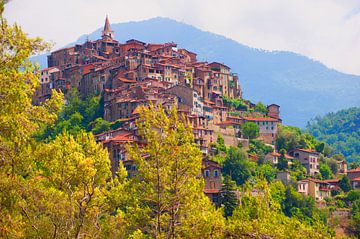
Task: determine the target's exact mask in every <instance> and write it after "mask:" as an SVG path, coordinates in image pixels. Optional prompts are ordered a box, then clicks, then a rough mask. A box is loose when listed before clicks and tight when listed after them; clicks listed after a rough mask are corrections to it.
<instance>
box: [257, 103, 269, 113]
mask: <svg viewBox="0 0 360 239" xmlns="http://www.w3.org/2000/svg"><path fill="white" fill-rule="evenodd" d="M255 111H256V112H260V113H262V114H267V113H268V109H267V108H266V106H265V105H264V104H263V103H262V102H261V101H259V102H258V103H257V104H256V105H255Z"/></svg>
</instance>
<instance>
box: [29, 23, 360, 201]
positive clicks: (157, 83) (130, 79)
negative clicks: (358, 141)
mask: <svg viewBox="0 0 360 239" xmlns="http://www.w3.org/2000/svg"><path fill="white" fill-rule="evenodd" d="M48 67H49V68H47V69H44V70H42V71H41V76H40V83H41V84H40V87H39V89H38V90H37V91H36V93H35V95H34V97H33V102H34V104H40V103H41V102H44V101H45V100H46V99H48V98H50V97H51V90H52V89H55V90H61V91H62V92H63V93H65V94H67V93H68V92H69V91H70V90H71V89H73V88H75V89H77V90H78V91H79V92H80V94H81V95H83V96H87V95H91V94H102V95H103V97H104V105H103V106H104V116H103V118H104V119H105V120H107V121H111V122H119V125H120V127H119V128H118V129H115V130H112V131H109V132H104V133H101V134H99V135H95V138H96V141H97V142H100V143H102V144H103V145H104V147H106V148H107V149H108V151H109V155H110V161H111V171H112V172H113V174H114V175H115V172H116V171H117V168H118V165H119V161H120V160H121V161H123V164H124V166H125V168H126V169H127V171H128V175H129V177H131V176H133V175H134V174H135V173H136V166H135V165H134V164H133V161H132V160H131V158H129V157H128V156H127V154H126V150H125V145H126V144H128V143H140V142H141V139H140V138H139V136H138V132H137V127H136V124H135V121H136V119H138V118H139V113H140V112H139V107H138V106H140V105H148V104H150V102H151V103H152V104H153V105H155V106H158V105H161V106H162V107H163V108H164V109H171V108H172V107H176V108H177V110H178V112H179V113H181V114H184V115H185V116H186V117H187V119H188V120H189V122H190V123H191V125H192V130H193V134H194V138H195V142H196V143H197V144H198V145H199V147H200V149H201V151H202V152H203V169H202V173H203V176H204V178H205V182H206V183H205V189H204V192H205V193H206V194H207V195H208V196H209V197H210V199H212V200H213V202H216V201H217V198H218V196H219V193H220V190H221V186H222V182H221V167H220V165H219V164H218V163H217V162H214V161H212V160H210V159H209V156H211V155H212V154H213V153H214V148H213V147H212V143H213V142H216V139H217V136H218V135H221V136H222V137H223V138H224V141H225V145H226V146H237V145H239V144H241V145H242V146H243V147H245V148H246V147H248V145H249V140H248V139H246V138H245V137H243V134H242V131H241V126H242V125H243V124H244V123H246V122H254V123H256V124H257V125H258V126H259V129H260V132H259V137H258V140H261V141H263V142H264V143H266V144H268V145H271V146H272V147H273V148H274V152H272V153H269V154H268V155H266V156H265V160H267V161H270V162H271V163H272V164H273V165H276V164H277V163H278V159H279V157H280V154H279V153H278V152H276V150H275V149H276V145H275V140H276V135H277V131H278V125H279V124H280V123H281V119H280V112H279V108H280V106H278V105H276V104H271V105H268V106H267V113H266V114H264V113H260V112H255V111H249V110H241V109H240V110H239V109H234V108H232V107H229V106H227V105H226V104H225V103H224V99H242V89H241V86H240V84H239V79H238V75H237V74H236V73H232V72H231V71H230V67H228V66H226V65H225V64H223V63H219V62H212V63H208V62H199V61H197V55H196V53H193V52H191V51H189V50H186V49H181V48H178V46H177V44H176V43H173V42H170V43H164V44H157V43H156V44H153V43H149V44H147V43H144V42H141V41H139V40H135V39H131V40H128V41H126V42H125V43H120V42H118V41H116V40H115V35H114V32H113V31H112V30H111V27H110V23H109V20H108V18H107V17H106V20H105V26H104V29H103V31H102V37H101V39H99V40H95V41H90V40H87V41H86V42H85V43H83V44H77V45H75V46H72V47H68V48H64V49H60V50H57V51H54V52H52V53H51V55H49V56H48ZM243 102H244V103H245V104H246V108H247V109H252V108H254V106H255V105H254V104H252V103H251V102H249V101H246V100H243ZM249 156H250V157H253V158H254V159H255V160H256V156H253V155H249ZM285 156H286V157H287V158H288V159H290V161H291V159H293V158H297V159H299V160H300V162H301V164H302V165H303V166H304V167H305V168H306V169H307V174H308V176H309V178H308V179H305V180H302V181H299V182H298V191H299V192H301V193H304V194H306V195H310V196H313V197H314V198H315V199H316V200H318V201H321V200H323V199H325V198H326V197H330V191H331V190H332V189H336V188H338V183H339V180H327V181H326V180H325V181H320V180H316V179H313V178H312V177H314V176H316V174H318V173H319V157H318V153H316V152H314V151H309V150H304V149H297V150H293V151H291V152H288V154H286V155H285ZM339 172H340V173H343V174H348V175H349V178H350V179H351V183H352V185H353V187H354V188H357V187H360V169H355V170H352V171H347V169H346V162H344V161H342V162H339ZM278 179H279V180H282V181H283V182H286V181H288V180H290V175H289V173H288V172H286V171H284V172H279V174H278Z"/></svg>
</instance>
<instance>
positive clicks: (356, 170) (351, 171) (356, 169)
mask: <svg viewBox="0 0 360 239" xmlns="http://www.w3.org/2000/svg"><path fill="white" fill-rule="evenodd" d="M357 172H360V167H357V168H354V169H351V170H348V173H357Z"/></svg>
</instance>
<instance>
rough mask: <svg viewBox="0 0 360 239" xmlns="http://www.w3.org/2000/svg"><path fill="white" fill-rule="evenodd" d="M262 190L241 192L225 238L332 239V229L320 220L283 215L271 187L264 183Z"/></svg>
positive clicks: (261, 186) (261, 184)
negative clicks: (254, 193)
mask: <svg viewBox="0 0 360 239" xmlns="http://www.w3.org/2000/svg"><path fill="white" fill-rule="evenodd" d="M258 187H259V189H260V190H261V191H262V192H263V193H262V194H260V195H258V196H256V197H255V196H252V195H251V193H250V192H245V193H244V195H243V196H242V198H241V204H240V206H239V208H237V209H236V210H235V211H234V213H233V216H232V217H230V218H229V220H228V221H229V222H228V225H227V238H332V237H333V234H332V232H331V231H330V230H329V229H328V228H327V227H326V226H324V224H323V223H322V222H320V221H314V222H313V224H312V225H310V224H309V223H307V222H301V221H299V219H298V218H296V217H292V218H290V217H286V216H285V215H284V214H283V213H282V212H281V210H280V205H279V203H278V202H277V201H276V200H274V199H273V198H272V194H273V192H272V190H269V187H268V186H267V185H266V184H265V183H260V186H258Z"/></svg>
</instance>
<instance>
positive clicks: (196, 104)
mask: <svg viewBox="0 0 360 239" xmlns="http://www.w3.org/2000/svg"><path fill="white" fill-rule="evenodd" d="M165 92H166V93H170V94H173V95H176V96H177V97H178V104H179V109H182V110H189V111H190V112H191V114H195V115H203V114H204V111H203V108H204V103H203V100H202V97H201V96H200V95H199V93H198V92H197V91H195V90H193V89H191V88H189V87H186V86H182V85H176V86H173V87H170V88H168V89H166V90H165Z"/></svg>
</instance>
